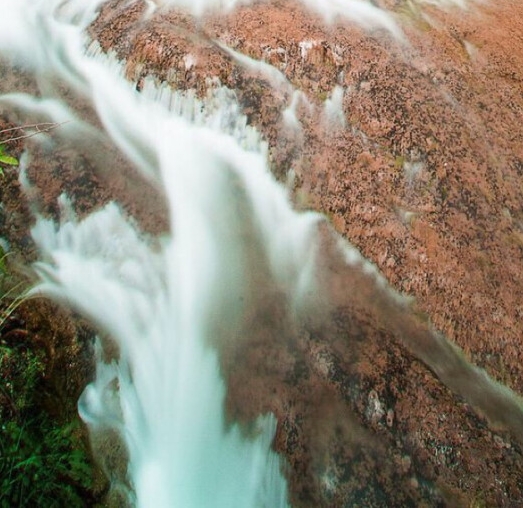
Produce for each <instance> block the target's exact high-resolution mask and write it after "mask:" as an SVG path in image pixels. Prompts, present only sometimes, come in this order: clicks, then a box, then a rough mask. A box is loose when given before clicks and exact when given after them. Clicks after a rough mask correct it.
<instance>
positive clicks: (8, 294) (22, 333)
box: [0, 247, 92, 508]
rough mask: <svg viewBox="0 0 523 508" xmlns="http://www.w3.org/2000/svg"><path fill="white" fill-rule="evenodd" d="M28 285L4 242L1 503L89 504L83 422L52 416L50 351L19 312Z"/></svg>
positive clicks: (0, 254) (0, 275)
mask: <svg viewBox="0 0 523 508" xmlns="http://www.w3.org/2000/svg"><path fill="white" fill-rule="evenodd" d="M27 287H28V282H26V281H25V280H24V279H22V278H21V277H20V276H18V275H17V274H16V271H15V270H14V269H13V266H12V263H9V259H8V255H7V254H6V253H5V252H4V251H3V249H2V248H1V247H0V508H11V507H34V506H45V507H46V508H48V507H63V506H68V507H78V506H86V498H89V497H91V495H90V491H91V481H92V469H91V466H90V463H89V460H88V457H87V455H86V452H85V450H86V446H85V443H84V442H83V437H82V436H83V433H82V429H81V428H80V423H79V421H78V419H77V418H75V419H74V420H73V421H70V419H69V421H63V420H64V417H63V416H61V417H60V416H59V417H51V416H50V414H49V412H48V410H47V409H48V406H50V405H51V406H52V405H53V401H50V400H49V397H47V399H46V397H45V392H46V381H48V380H46V374H47V373H48V372H46V362H47V361H48V359H47V353H46V351H45V349H44V348H42V347H41V346H39V345H37V341H36V340H35V337H34V336H32V334H30V333H29V332H27V330H25V329H24V328H23V326H22V325H23V323H21V322H19V321H18V319H17V316H16V314H17V312H16V311H17V309H18V307H19V306H20V305H21V304H22V303H24V302H26V301H27V300H28V298H27ZM13 323H14V324H13ZM54 404H59V403H57V402H56V401H55V402H54ZM49 409H53V413H56V414H58V415H60V414H62V415H63V411H61V408H60V407H58V408H51V407H50V408H49ZM56 409H57V410H56ZM55 410H56V411H55Z"/></svg>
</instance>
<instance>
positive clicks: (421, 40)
mask: <svg viewBox="0 0 523 508" xmlns="http://www.w3.org/2000/svg"><path fill="white" fill-rule="evenodd" d="M385 3H386V2H383V4H385ZM387 5H388V7H389V9H391V10H393V11H394V13H395V17H396V20H397V22H398V24H399V25H400V26H401V29H402V30H403V32H404V34H405V38H404V40H403V41H398V40H397V39H395V38H393V37H392V36H391V35H390V34H388V33H386V32H384V31H374V32H370V33H369V32H365V31H362V30H361V29H360V28H358V27H357V26H355V25H353V24H349V23H346V22H343V21H342V20H341V19H339V18H337V19H336V22H335V23H334V24H330V25H326V24H325V22H324V21H323V20H322V19H320V18H319V17H318V16H316V15H313V14H311V13H310V12H308V11H306V10H305V9H304V8H303V7H302V5H301V4H299V3H295V2H293V1H287V2H280V1H277V0H274V1H269V2H258V3H255V4H254V5H249V6H243V7H239V8H237V9H236V10H234V11H232V12H230V13H228V14H219V13H217V14H214V15H212V16H211V15H209V16H208V17H206V18H204V19H203V20H201V19H200V20H195V19H194V18H192V17H191V16H190V15H189V14H188V13H185V12H176V11H175V12H172V11H171V12H158V13H157V14H155V15H153V16H152V17H150V18H148V19H147V21H144V20H142V13H143V12H144V9H145V5H143V4H141V3H134V4H132V6H131V7H129V6H128V5H127V3H126V2H113V3H110V4H109V5H107V6H106V7H104V8H103V10H102V12H101V15H100V17H99V19H98V20H97V21H96V22H95V24H94V25H93V26H92V30H91V36H92V37H93V38H94V39H95V40H97V41H98V42H99V44H100V45H101V47H102V49H103V50H104V51H109V50H110V51H114V52H115V53H116V55H117V56H118V58H119V59H121V60H125V61H126V62H127V65H126V72H127V75H128V77H129V79H131V80H134V81H136V82H137V88H140V87H141V86H142V85H143V80H144V78H145V76H148V75H153V76H156V77H157V79H158V80H159V82H165V83H167V84H169V85H171V86H172V87H173V88H177V89H182V90H185V89H195V90H196V91H197V93H198V94H200V95H204V94H205V93H207V89H208V87H209V83H211V82H213V83H217V82H219V83H221V84H222V85H225V86H227V87H229V88H231V89H233V90H235V92H236V95H237V98H238V100H239V103H240V104H241V106H242V109H243V112H244V113H245V114H246V115H247V117H248V121H249V122H250V123H251V124H252V125H254V126H256V127H257V128H258V129H259V130H260V131H261V132H262V133H263V136H264V138H265V139H266V140H267V142H268V146H269V153H270V160H271V164H272V168H273V171H274V173H275V175H277V176H278V177H279V178H281V179H282V180H284V179H285V178H286V177H287V175H288V173H289V172H290V171H291V170H292V171H291V172H292V173H293V174H294V175H295V179H294V184H293V192H294V198H295V202H296V206H298V207H302V208H313V209H316V210H320V211H322V212H324V213H325V214H326V215H327V216H328V217H329V218H330V220H331V222H332V224H333V226H334V228H335V229H336V230H337V231H338V232H339V233H341V234H342V235H344V236H345V237H346V238H348V239H349V240H350V241H351V242H352V243H353V244H354V245H356V246H357V247H358V248H359V249H360V251H361V252H362V253H363V254H364V256H365V257H367V258H368V259H370V260H372V261H373V262H374V263H375V264H376V265H377V266H378V267H379V269H380V270H381V271H382V273H383V274H384V275H385V276H386V278H387V279H388V280H389V281H390V283H391V284H392V285H393V286H394V287H395V288H396V289H397V290H399V291H401V292H405V293H407V294H409V295H413V296H415V297H416V300H417V309H418V312H420V313H425V314H426V315H427V316H430V319H431V321H432V323H433V325H434V327H435V328H437V329H439V330H440V331H441V332H443V333H444V334H445V335H446V336H447V337H448V338H449V339H451V340H452V341H454V342H455V343H456V344H457V345H458V346H459V347H460V348H462V349H463V351H464V353H465V355H466V356H467V357H468V358H469V359H470V360H471V361H473V362H474V363H476V364H477V365H479V366H480V367H482V368H484V369H486V371H487V372H488V373H489V374H490V375H491V376H492V377H493V378H495V379H497V380H498V381H500V382H501V383H503V384H506V385H507V386H508V387H510V388H511V389H513V390H514V391H515V392H517V393H523V370H522V367H521V365H522V362H521V360H522V352H521V347H520V344H521V337H522V335H523V325H522V320H521V315H522V313H523V306H522V302H523V270H522V269H521V267H522V265H523V204H522V203H523V186H522V184H523V142H522V136H523V127H522V124H521V118H522V113H523V94H522V76H521V69H522V68H523V36H522V35H521V34H523V21H522V20H521V16H520V7H519V5H518V2H516V1H515V0H502V1H500V2H496V3H495V4H491V5H481V6H480V7H479V6H477V7H474V8H472V7H471V8H470V9H469V10H466V11H462V10H450V11H446V12H444V11H442V10H439V9H437V8H434V7H424V8H423V9H422V8H420V7H419V6H418V4H416V3H413V2H388V4H387ZM241 55H244V56H248V57H250V58H251V59H254V60H245V59H242V57H241ZM260 61H261V62H264V63H265V64H268V65H260V64H259V62H260ZM353 282H354V281H351V280H344V279H343V278H340V280H338V281H337V282H333V281H331V284H332V285H334V286H336V287H335V288H331V289H332V295H337V298H339V302H340V303H339V304H338V305H337V307H336V311H335V313H334V315H333V319H332V323H331V325H330V326H329V327H328V330H325V329H322V330H316V331H315V332H313V333H308V334H301V335H300V334H298V338H295V339H293V340H289V341H288V343H287V346H286V347H287V349H286V350H285V348H281V347H280V348H279V349H278V348H277V347H275V348H274V349H272V350H275V351H279V352H278V353H277V354H275V355H274V356H273V357H271V359H270V361H269V360H267V359H265V360H262V359H263V358H264V355H266V351H267V350H269V349H268V348H270V347H271V343H275V341H276V339H275V338H274V337H267V336H264V335H263V334H260V337H261V338H260V341H259V343H258V344H257V345H256V346H255V347H252V348H251V349H250V350H249V351H243V352H242V355H243V356H242V358H243V360H242V361H243V362H244V364H245V365H246V368H245V371H242V372H239V371H236V370H234V369H232V370H231V371H230V374H229V385H230V393H229V401H230V409H231V413H232V414H236V417H238V418H242V417H246V416H248V415H249V411H251V409H249V407H250V405H253V404H254V403H252V404H251V403H247V401H251V400H252V399H253V394H256V397H255V398H256V400H262V402H260V403H259V405H258V406H256V407H254V406H255V405H256V404H254V406H253V408H252V411H253V412H254V411H257V410H260V408H261V409H265V410H267V409H270V410H273V411H275V412H276V414H277V415H278V416H279V419H280V426H279V430H278V435H277V439H276V443H275V446H276V448H277V449H278V450H279V451H281V452H282V453H283V454H284V455H285V456H286V458H287V461H288V466H289V468H288V476H289V481H290V485H291V491H292V495H291V500H292V502H293V505H295V506H440V505H441V506H443V505H445V506H447V505H448V506H451V505H452V506H454V505H456V506H478V507H479V506H517V505H519V504H521V503H523V485H522V483H521V478H522V473H523V461H522V458H523V457H522V456H521V447H520V444H519V443H517V442H516V441H515V440H514V439H513V438H512V437H511V435H510V434H507V433H505V432H503V431H502V430H499V429H498V430H496V429H493V428H489V427H488V425H487V423H486V421H484V420H483V419H481V418H480V417H478V416H476V414H475V413H474V412H473V411H472V410H471V408H470V407H469V406H468V405H467V404H466V403H465V402H463V401H462V400H461V399H459V398H457V397H456V396H455V395H453V394H452V393H451V392H450V391H449V390H448V389H447V388H446V387H445V386H444V385H442V384H441V383H440V382H439V381H438V379H437V378H436V377H435V376H434V375H433V373H432V372H431V371H430V370H428V369H427V368H426V367H425V366H424V365H423V364H422V363H420V362H419V361H417V360H416V359H415V358H414V357H413V356H412V353H411V352H409V350H408V349H407V348H406V347H405V345H404V344H405V343H404V342H402V341H401V340H400V339H401V337H397V336H393V334H392V333H390V329H388V328H387V323H386V317H385V318H384V317H383V316H382V317H381V318H380V317H376V309H374V310H372V309H371V310H369V308H366V307H365V306H362V305H360V304H359V303H358V300H357V299H353V300H351V299H350V298H347V297H344V296H342V295H346V294H348V293H353V292H357V291H360V290H361V288H357V287H356V288H355V287H354V286H352V285H351V284H352V283H353ZM355 302H356V303H355ZM348 323H349V324H348ZM272 345H273V346H275V344H272ZM264 362H265V363H264ZM260 363H262V364H264V365H265V367H264V368H265V371H264V373H263V375H260V376H259V377H258V380H257V381H249V380H248V375H247V373H248V372H249V369H252V368H255V367H254V366H257V367H256V368H257V369H259V370H260V367H259V365H260ZM260 372H261V370H260ZM275 379H277V380H278V381H275ZM281 379H286V382H285V383H282V382H281ZM264 394H265V395H264ZM271 394H272V395H271ZM274 394H276V395H274ZM235 412H236V413H235Z"/></svg>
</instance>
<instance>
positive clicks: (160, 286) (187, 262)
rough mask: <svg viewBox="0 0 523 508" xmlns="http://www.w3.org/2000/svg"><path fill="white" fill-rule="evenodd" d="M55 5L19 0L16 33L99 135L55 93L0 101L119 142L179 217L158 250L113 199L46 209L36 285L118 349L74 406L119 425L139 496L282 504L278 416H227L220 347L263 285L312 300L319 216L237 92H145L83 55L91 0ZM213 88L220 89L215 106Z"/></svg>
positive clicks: (45, 84)
mask: <svg viewBox="0 0 523 508" xmlns="http://www.w3.org/2000/svg"><path fill="white" fill-rule="evenodd" d="M53 3H54V2H47V3H45V2H40V3H39V4H38V5H37V6H35V7H34V10H33V11H32V15H31V16H25V13H24V12H23V10H24V8H23V6H21V7H20V10H17V9H16V8H10V9H9V11H10V13H11V15H12V20H13V22H16V24H17V27H18V28H17V29H18V30H20V32H19V33H18V34H17V36H18V41H12V40H11V42H10V43H9V45H10V46H11V49H13V52H14V54H18V55H21V56H22V57H24V56H26V55H27V56H29V53H32V52H33V51H34V50H35V48H34V46H33V43H32V42H30V40H31V37H34V35H35V34H36V35H39V36H40V38H41V39H42V40H45V41H46V42H47V44H45V45H44V46H43V48H42V49H41V50H38V52H37V53H36V54H34V53H33V54H31V55H30V56H31V59H32V60H31V59H28V60H26V63H29V64H30V65H31V66H32V67H33V69H35V70H36V71H37V75H38V78H39V85H40V89H41V90H42V91H43V94H44V96H45V95H47V94H49V95H54V94H55V93H56V88H55V87H54V83H53V81H52V79H53V78H54V76H58V77H59V78H61V79H62V80H63V81H65V82H66V83H69V84H70V85H71V87H72V88H73V89H74V90H75V92H76V94H79V95H80V96H82V97H83V98H84V99H87V101H88V102H89V103H91V105H92V107H93V108H94V109H95V110H96V112H97V114H98V117H99V119H100V121H101V122H102V124H103V126H104V130H105V132H106V134H100V133H99V132H96V129H93V127H94V126H93V127H91V126H90V125H89V122H86V121H84V120H82V119H80V118H79V116H78V114H77V112H75V111H74V108H69V107H67V106H66V105H65V104H63V103H61V102H59V101H58V99H51V98H49V99H48V98H46V99H42V100H35V99H33V98H31V97H27V96H24V95H12V96H10V97H5V98H4V100H6V101H10V102H11V103H12V104H15V105H17V106H18V107H20V108H22V109H24V108H25V109H28V110H38V112H40V113H41V112H44V113H47V114H48V115H49V116H51V117H53V118H54V119H58V120H63V119H64V118H66V119H70V120H72V122H71V125H66V126H64V128H63V129H61V135H62V136H63V137H65V138H68V137H70V138H72V139H75V138H78V136H79V134H78V133H79V132H80V133H81V135H82V136H83V137H87V138H89V137H92V138H93V140H96V139H97V136H100V135H101V136H102V137H104V139H106V140H108V139H112V141H113V142H114V143H115V144H116V145H117V146H118V147H119V148H120V150H122V152H123V153H125V154H126V155H127V157H128V158H129V159H130V160H131V161H132V162H133V163H134V165H135V166H136V168H138V170H139V171H141V172H142V173H143V174H144V175H145V176H146V177H147V178H148V179H150V180H151V181H153V182H154V183H155V184H156V185H157V186H159V187H160V186H161V187H162V188H163V193H164V194H165V195H166V197H167V200H168V203H169V211H170V224H171V233H170V235H169V236H168V237H167V238H163V239H162V240H161V241H160V244H159V246H158V242H153V241H152V240H151V239H150V238H147V237H146V236H144V235H142V234H141V233H140V232H139V231H138V229H137V227H135V226H134V225H133V224H132V223H130V222H129V220H128V219H127V218H126V216H125V214H124V213H123V212H122V210H121V209H120V208H119V207H118V206H117V205H116V204H109V205H107V206H106V207H105V208H103V209H101V210H99V211H98V212H95V213H93V214H91V215H90V216H88V217H87V218H85V219H83V220H77V219H76V218H75V214H74V212H73V211H72V206H71V204H70V203H69V202H68V201H67V199H66V198H65V197H64V198H63V199H62V202H61V208H62V223H61V225H60V226H59V227H58V226H56V225H55V224H54V222H53V221H50V220H48V219H44V218H43V217H38V219H37V222H36V225H35V226H34V228H33V231H32V234H33V238H34V240H35V242H36V243H37V245H38V246H39V247H40V249H41V251H42V253H43V259H44V260H43V261H42V262H40V263H38V264H37V266H36V269H37V271H38V273H39V274H40V276H41V279H42V283H41V284H40V285H39V286H38V288H37V289H36V290H37V291H42V292H43V293H45V294H47V295H50V296H52V297H54V298H56V299H58V300H63V301H65V302H67V303H68V304H69V305H72V306H74V307H75V308H77V309H79V310H80V311H81V312H83V313H84V314H85V315H87V316H88V317H90V318H91V319H92V320H93V321H94V322H95V323H97V324H98V326H99V327H100V329H101V330H103V331H104V332H105V333H108V334H109V336H110V337H111V339H112V340H113V341H115V342H116V343H117V346H118V349H119V354H118V355H117V358H115V359H114V360H113V363H111V364H105V363H104V362H103V361H102V360H101V359H100V360H99V363H98V367H97V377H96V380H95V381H94V382H93V383H92V384H91V385H90V386H88V387H87V389H86V390H85V393H84V394H83V396H82V399H81V401H80V413H81V416H82V418H83V419H84V420H85V422H86V423H87V424H88V425H89V427H90V428H91V430H92V431H93V432H97V431H103V430H104V429H108V428H110V429H113V430H116V431H117V432H119V433H120V434H121V436H122V439H123V440H124V442H125V444H126V447H127V451H128V455H129V465H128V470H129V476H130V480H131V483H132V486H133V489H134V492H135V495H136V501H135V502H136V505H138V506H154V507H161V506H188V507H189V506H195V507H196V506H197V507H205V506H215V507H216V506H218V507H220V506H223V507H225V506H227V507H233V506H237V507H242V508H246V507H249V506H252V507H267V508H269V507H270V508H274V507H279V506H281V507H283V506H286V504H287V494H286V482H285V480H284V478H283V476H282V473H281V471H280V464H279V460H278V458H277V456H276V455H275V454H274V453H273V452H272V451H271V448H270V446H271V441H272V438H273V435H274V431H275V421H274V418H272V417H271V416H270V415H269V416H266V417H261V418H260V419H259V420H258V421H257V424H256V426H257V431H256V433H255V436H254V437H251V438H246V437H245V436H243V435H242V432H241V431H240V428H239V427H238V426H236V425H232V426H229V427H227V428H226V424H225V416H224V410H223V402H224V395H225V386H224V382H223V380H222V379H221V376H220V367H219V361H218V356H217V351H216V349H215V348H216V346H219V345H220V343H222V342H227V341H230V340H233V339H234V340H239V339H241V337H239V338H238V335H239V334H240V333H241V327H242V320H243V315H244V313H245V312H247V311H248V308H249V307H251V306H255V305H256V300H257V299H258V298H259V295H261V294H263V293H264V287H267V286H275V287H277V288H278V290H279V291H281V292H283V293H285V294H286V295H287V299H288V302H289V305H290V307H291V308H293V309H295V310H296V309H298V308H299V307H300V305H301V304H302V303H303V302H304V301H306V300H307V298H308V295H309V294H310V293H311V292H312V291H313V289H314V276H313V275H314V274H313V265H314V252H315V249H314V245H313V244H314V240H313V238H312V236H311V233H312V231H313V230H314V227H315V224H316V223H317V221H318V217H317V216H316V215H314V214H305V215H301V216H299V215H296V214H294V212H292V210H291V208H290V206H289V204H288V202H287V199H286V196H285V193H284V190H283V189H281V188H280V187H279V186H277V185H276V183H275V182H274V181H273V180H272V179H271V177H270V174H269V171H268V169H267V166H266V163H265V159H264V154H265V148H264V144H263V143H262V142H261V141H260V138H259V136H256V135H255V134H254V135H253V133H252V131H253V130H252V129H251V128H249V127H247V126H246V122H245V120H244V119H242V118H241V117H240V115H239V114H238V113H237V108H236V109H235V108H234V107H232V106H231V104H233V102H234V101H233V97H231V96H230V95H229V96H227V97H224V93H225V92H220V91H219V90H218V91H216V92H215V93H214V94H212V96H210V97H208V99H207V102H206V103H201V102H200V101H198V100H196V99H195V98H194V96H193V95H191V94H190V93H189V94H186V95H185V96H183V95H180V94H178V95H177V96H176V101H175V104H174V106H173V105H172V104H170V103H171V101H169V105H170V108H169V109H166V108H165V107H164V106H163V105H158V104H157V103H153V102H151V101H150V100H149V99H148V97H147V95H150V94H151V92H150V91H149V92H147V93H146V94H145V95H142V96H139V95H138V94H137V92H135V91H134V90H133V89H132V88H131V87H130V86H129V85H128V84H126V83H124V82H123V81H122V79H121V78H120V77H119V76H118V74H119V73H118V72H116V73H114V66H112V67H111V66H107V65H104V64H103V63H100V62H98V61H95V60H93V59H91V58H89V57H87V56H86V55H85V53H84V51H83V31H82V30H83V29H84V28H85V26H86V24H87V23H88V22H89V21H90V20H91V19H92V15H90V14H92V13H93V12H94V10H95V9H96V7H97V6H98V3H97V2H91V4H90V6H88V7H87V6H85V5H84V6H83V7H82V9H80V7H79V5H73V3H65V4H59V3H56V5H53ZM22 34H25V35H26V36H27V38H24V37H23V36H22ZM28 34H31V35H28ZM51 36H52V41H53V43H50V41H51ZM3 42H4V43H5V44H4V47H7V46H8V44H7V42H5V41H3ZM44 69H45V72H44ZM108 69H109V70H108ZM110 69H113V71H111V70H110ZM50 76H51V77H50ZM149 88H150V86H149ZM220 93H221V98H222V99H224V98H226V99H227V100H222V101H221V102H220V104H219V105H217V104H216V97H218V98H220V96H219V94H220ZM187 112H189V113H187ZM195 124H198V125H200V126H201V127H195V126H194V125H195ZM219 131H223V132H229V133H231V134H223V133H222V132H219ZM84 141H85V140H84ZM241 145H243V146H244V147H245V148H246V149H248V150H249V151H246V149H245V148H242V147H241ZM27 160H28V161H29V162H27V163H28V164H30V158H27ZM23 173H24V170H23V169H22V174H23Z"/></svg>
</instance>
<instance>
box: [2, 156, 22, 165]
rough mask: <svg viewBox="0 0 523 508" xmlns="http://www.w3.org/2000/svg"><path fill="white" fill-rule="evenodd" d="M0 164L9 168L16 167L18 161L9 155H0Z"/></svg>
mask: <svg viewBox="0 0 523 508" xmlns="http://www.w3.org/2000/svg"><path fill="white" fill-rule="evenodd" d="M0 162H2V163H3V164H8V165H9V166H18V159H16V158H15V157H11V156H10V155H4V154H2V153H0Z"/></svg>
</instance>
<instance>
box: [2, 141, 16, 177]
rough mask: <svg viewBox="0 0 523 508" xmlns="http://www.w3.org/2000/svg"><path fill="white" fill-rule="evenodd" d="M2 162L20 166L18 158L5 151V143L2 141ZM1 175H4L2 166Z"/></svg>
mask: <svg viewBox="0 0 523 508" xmlns="http://www.w3.org/2000/svg"><path fill="white" fill-rule="evenodd" d="M0 162H1V163H2V164H7V165H9V166H18V159H17V158H16V157H12V156H11V155H9V154H7V153H6V152H5V145H3V144H1V143H0ZM0 175H3V171H2V169H1V168H0Z"/></svg>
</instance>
